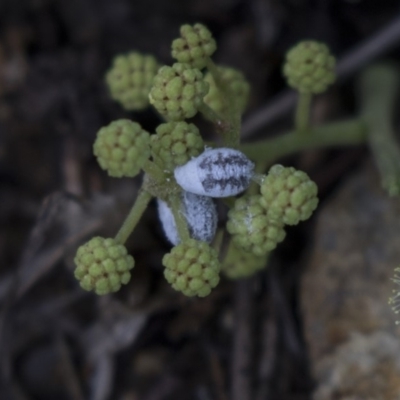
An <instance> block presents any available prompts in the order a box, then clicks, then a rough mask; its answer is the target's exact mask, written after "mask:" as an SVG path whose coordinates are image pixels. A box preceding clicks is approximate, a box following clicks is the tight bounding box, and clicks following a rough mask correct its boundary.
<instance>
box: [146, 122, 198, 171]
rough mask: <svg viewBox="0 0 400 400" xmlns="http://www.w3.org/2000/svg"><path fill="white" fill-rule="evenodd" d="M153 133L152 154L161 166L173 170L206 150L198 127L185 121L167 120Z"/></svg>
mask: <svg viewBox="0 0 400 400" xmlns="http://www.w3.org/2000/svg"><path fill="white" fill-rule="evenodd" d="M156 132H157V134H156V135H151V137H150V138H151V155H152V157H153V160H154V162H155V163H156V164H158V165H159V166H160V167H161V168H163V169H167V170H170V171H173V170H174V169H175V167H177V166H180V165H183V164H186V163H187V162H188V161H189V160H190V159H191V158H192V157H196V156H198V155H199V154H200V153H202V152H203V151H204V142H203V139H202V137H201V136H200V133H199V130H198V128H197V127H196V126H195V125H193V124H188V123H187V122H185V121H179V122H166V123H163V124H160V125H159V126H158V127H157V129H156Z"/></svg>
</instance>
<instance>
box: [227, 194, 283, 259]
mask: <svg viewBox="0 0 400 400" xmlns="http://www.w3.org/2000/svg"><path fill="white" fill-rule="evenodd" d="M260 199H261V196H260V195H252V196H244V197H241V198H239V199H237V200H236V201H235V205H234V207H233V208H232V209H231V210H230V211H229V212H228V222H227V224H226V229H227V230H228V232H229V233H230V234H231V235H232V240H233V242H234V243H235V244H236V246H237V247H239V248H241V249H243V250H245V251H248V252H252V253H253V254H255V255H256V256H263V255H265V254H267V253H268V252H270V251H272V250H273V249H275V247H276V246H277V244H278V243H280V242H282V240H283V239H284V238H285V236H286V233H285V230H284V229H283V223H282V222H280V221H279V220H275V219H271V218H270V217H269V215H268V214H267V212H266V210H265V209H264V208H263V207H262V206H261V205H260Z"/></svg>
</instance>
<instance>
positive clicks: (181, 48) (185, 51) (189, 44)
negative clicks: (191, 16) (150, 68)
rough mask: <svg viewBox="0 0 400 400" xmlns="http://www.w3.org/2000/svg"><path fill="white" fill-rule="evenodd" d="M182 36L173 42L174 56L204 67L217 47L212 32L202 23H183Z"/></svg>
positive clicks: (182, 60) (184, 61)
mask: <svg viewBox="0 0 400 400" xmlns="http://www.w3.org/2000/svg"><path fill="white" fill-rule="evenodd" d="M180 33H181V37H180V38H178V39H175V40H174V41H173V42H172V57H173V58H175V59H176V60H178V62H180V63H186V64H189V65H190V66H192V67H195V68H199V69H202V68H204V67H205V66H206V63H207V59H208V58H209V57H211V56H212V55H213V54H214V52H215V50H216V49H217V44H216V42H215V40H214V38H213V36H212V34H211V32H210V31H209V30H208V29H207V28H206V27H205V26H204V25H202V24H194V25H193V26H192V25H182V26H181V29H180Z"/></svg>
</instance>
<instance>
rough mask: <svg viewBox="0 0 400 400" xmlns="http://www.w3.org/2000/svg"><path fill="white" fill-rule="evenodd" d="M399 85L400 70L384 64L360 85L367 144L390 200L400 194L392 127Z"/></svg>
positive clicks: (370, 70) (399, 159)
mask: <svg viewBox="0 0 400 400" xmlns="http://www.w3.org/2000/svg"><path fill="white" fill-rule="evenodd" d="M399 83H400V79H399V69H398V68H395V67H394V66H393V65H383V64H382V65H373V66H371V67H369V68H367V69H366V70H365V71H364V72H363V73H362V74H361V76H360V81H359V89H360V101H361V112H360V114H361V117H362V118H363V119H364V120H365V122H366V123H367V124H368V143H369V145H370V148H371V151H372V154H373V156H374V158H375V161H376V163H377V166H378V169H379V172H380V175H381V179H382V186H383V188H384V189H385V190H386V191H387V192H388V193H389V195H390V196H397V195H399V194H400V149H399V146H398V143H397V141H396V139H395V136H394V130H393V126H392V120H393V111H394V105H395V100H396V96H397V94H398V89H399Z"/></svg>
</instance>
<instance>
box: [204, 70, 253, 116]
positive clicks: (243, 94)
mask: <svg viewBox="0 0 400 400" xmlns="http://www.w3.org/2000/svg"><path fill="white" fill-rule="evenodd" d="M218 71H219V74H220V77H221V80H222V83H223V85H225V86H226V87H227V89H228V90H229V93H230V96H229V97H226V95H225V96H224V95H223V94H222V93H221V91H220V90H219V89H218V87H217V85H216V83H215V81H214V79H213V77H212V75H211V73H210V72H207V74H206V75H205V77H204V80H205V81H206V82H208V84H209V85H210V89H209V91H208V93H207V95H206V96H205V97H204V103H206V104H207V105H208V106H209V107H210V108H212V109H213V110H214V111H215V112H216V113H217V114H220V115H221V114H222V115H226V114H227V113H228V111H229V107H230V106H231V105H230V103H229V102H233V103H234V104H233V106H234V107H235V109H236V110H237V111H238V112H239V113H240V114H243V112H244V111H245V109H246V107H247V103H248V100H249V94H250V85H249V82H248V81H247V80H246V78H245V77H244V75H243V74H242V73H241V72H240V71H238V70H236V69H233V68H229V67H222V66H220V67H218Z"/></svg>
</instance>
